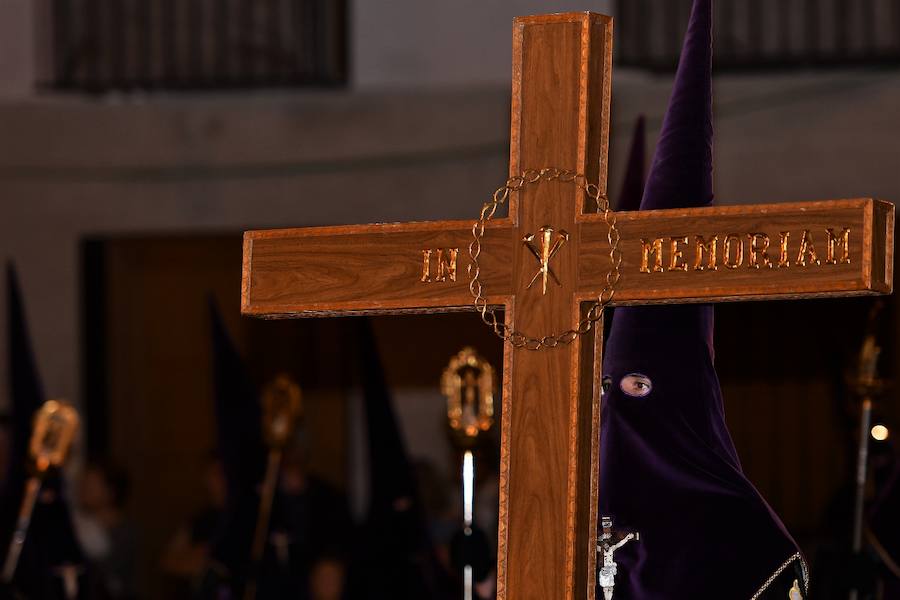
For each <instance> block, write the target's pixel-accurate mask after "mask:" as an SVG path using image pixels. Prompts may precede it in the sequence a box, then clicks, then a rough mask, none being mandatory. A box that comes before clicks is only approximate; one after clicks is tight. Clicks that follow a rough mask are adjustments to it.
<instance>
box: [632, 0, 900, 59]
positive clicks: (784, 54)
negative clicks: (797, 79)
mask: <svg viewBox="0 0 900 600" xmlns="http://www.w3.org/2000/svg"><path fill="white" fill-rule="evenodd" d="M690 8H691V0H617V1H616V16H617V19H616V28H617V30H618V31H617V36H618V38H617V45H616V54H617V61H618V64H620V65H627V66H634V67H641V68H649V69H659V70H667V69H674V67H675V65H676V64H677V62H678V54H679V52H680V51H681V39H682V36H683V34H684V29H685V27H686V26H687V21H688V16H689V14H690ZM715 19H716V23H715V44H716V48H715V50H716V58H715V64H716V68H718V69H755V68H759V69H769V68H792V67H827V66H841V65H877V64H897V63H900V0H717V1H716V5H715Z"/></svg>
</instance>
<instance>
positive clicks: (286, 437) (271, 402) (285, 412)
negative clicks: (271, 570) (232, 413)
mask: <svg viewBox="0 0 900 600" xmlns="http://www.w3.org/2000/svg"><path fill="white" fill-rule="evenodd" d="M261 402H262V435H263V440H264V441H265V443H266V446H268V448H269V455H268V460H267V462H266V475H265V479H263V485H262V493H261V494H260V499H259V511H258V512H257V517H256V529H255V530H254V533H253V545H252V546H251V547H250V561H251V564H252V565H253V567H254V570H255V571H256V572H255V573H254V576H253V577H251V579H250V581H249V583H248V584H247V588H246V590H245V591H244V600H253V599H254V598H255V597H256V576H258V569H259V568H260V564H261V563H262V559H263V554H264V552H265V549H266V538H267V536H268V533H269V521H270V519H271V516H272V503H273V502H274V500H275V491H276V490H277V487H278V474H279V471H280V469H281V457H282V455H283V454H284V449H285V448H286V447H287V445H288V444H289V443H290V441H291V438H292V437H293V435H294V431H295V430H296V428H297V425H298V423H299V421H300V419H301V417H302V416H303V404H302V394H301V392H300V386H299V385H297V382H296V381H294V380H293V378H291V377H290V376H289V375H286V374H283V373H282V374H280V375H278V376H277V377H275V379H274V380H272V382H271V383H269V384H268V385H267V386H266V387H265V389H264V390H263V394H262V399H261Z"/></svg>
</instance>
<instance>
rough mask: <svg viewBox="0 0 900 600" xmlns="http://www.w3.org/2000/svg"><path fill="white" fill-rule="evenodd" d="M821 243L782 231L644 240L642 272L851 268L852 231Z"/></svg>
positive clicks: (829, 232)
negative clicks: (814, 267) (798, 267)
mask: <svg viewBox="0 0 900 600" xmlns="http://www.w3.org/2000/svg"><path fill="white" fill-rule="evenodd" d="M819 239H820V240H821V241H823V242H824V244H823V245H822V246H820V247H819V248H818V249H817V248H816V240H814V239H813V234H812V232H811V231H810V230H809V229H804V230H803V231H802V232H799V233H792V232H790V231H782V232H779V234H778V237H777V238H775V239H774V240H773V239H772V237H770V236H769V235H768V234H766V233H747V234H739V233H729V234H727V235H724V236H719V235H709V236H703V235H695V236H693V237H690V236H686V235H681V236H674V237H668V238H661V237H660V238H655V239H645V238H641V267H640V272H641V273H662V272H664V271H717V270H718V269H719V267H720V266H721V267H724V268H726V269H737V268H740V267H742V266H743V267H745V268H750V269H773V268H779V269H783V268H787V267H792V266H800V267H806V266H810V265H821V264H823V263H824V264H827V265H836V264H846V263H849V262H850V228H848V227H845V228H843V229H841V230H840V231H838V230H836V229H831V228H829V229H826V230H825V232H824V236H820V238H819ZM823 253H824V254H823Z"/></svg>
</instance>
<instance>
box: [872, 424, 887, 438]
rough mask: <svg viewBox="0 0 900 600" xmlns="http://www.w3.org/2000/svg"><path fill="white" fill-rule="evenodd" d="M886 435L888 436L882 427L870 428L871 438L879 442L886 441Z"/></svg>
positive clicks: (885, 429)
mask: <svg viewBox="0 0 900 600" xmlns="http://www.w3.org/2000/svg"><path fill="white" fill-rule="evenodd" d="M888 435H890V432H889V431H888V428H887V427H885V426H884V425H876V426H875V427H873V428H872V437H873V438H875V439H876V440H877V441H879V442H883V441H884V440H886V439H888Z"/></svg>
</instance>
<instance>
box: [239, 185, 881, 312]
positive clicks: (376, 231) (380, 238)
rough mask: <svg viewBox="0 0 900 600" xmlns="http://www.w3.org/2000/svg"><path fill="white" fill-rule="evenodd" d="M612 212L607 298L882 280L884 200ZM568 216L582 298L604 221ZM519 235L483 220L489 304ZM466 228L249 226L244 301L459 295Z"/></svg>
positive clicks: (805, 292) (605, 251)
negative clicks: (613, 257)
mask: <svg viewBox="0 0 900 600" xmlns="http://www.w3.org/2000/svg"><path fill="white" fill-rule="evenodd" d="M617 226H618V229H619V232H620V234H621V241H620V243H619V249H620V250H621V252H622V266H621V272H622V278H621V280H620V282H619V284H618V285H617V288H616V295H615V301H614V304H615V305H629V304H661V303H662V304H665V303H673V302H678V303H684V302H723V301H735V300H751V299H787V298H808V297H824V296H830V295H841V296H846V295H853V294H859V295H864V294H877V293H889V292H890V291H891V288H892V280H893V278H892V270H893V232H894V207H893V205H892V204H890V203H887V202H882V201H878V200H872V199H855V200H832V201H820V202H802V203H792V204H770V205H754V206H727V207H709V208H693V209H682V210H658V211H636V212H623V213H617ZM576 227H577V232H575V235H573V236H572V237H573V241H574V240H578V243H577V244H571V247H572V248H573V249H575V248H577V251H578V253H579V256H578V257H577V258H576V260H575V261H574V263H573V264H576V265H577V271H578V272H577V283H576V289H577V290H578V292H577V294H578V296H579V297H583V298H584V299H585V300H589V299H590V298H591V297H594V296H596V295H597V294H598V293H599V292H600V290H601V289H602V288H603V285H604V283H605V281H606V274H607V272H608V271H609V266H610V260H609V242H608V238H607V233H608V232H607V226H606V224H605V222H604V221H603V218H602V216H600V215H594V214H590V215H580V216H578V217H577V219H576ZM518 237H520V236H518V230H517V229H515V228H514V227H513V224H512V222H511V221H510V220H509V219H499V220H497V221H494V222H491V223H490V224H489V226H488V228H487V229H486V230H485V235H484V239H483V243H482V247H483V254H482V257H481V259H480V262H481V267H482V280H483V282H484V287H485V291H486V292H487V294H488V299H489V301H490V302H491V303H492V304H495V305H502V304H505V303H506V301H507V300H508V298H509V297H511V296H512V295H514V294H515V293H516V290H514V289H513V278H514V277H513V276H514V266H513V254H514V252H513V248H514V246H515V245H516V244H522V243H523V241H522V240H521V239H518ZM471 241H472V223H471V222H468V221H437V222H427V223H409V224H382V225H353V226H347V227H316V228H302V229H282V230H272V231H249V232H247V233H246V234H245V236H244V250H245V252H244V272H243V288H242V289H243V298H242V301H243V302H242V308H243V312H244V314H248V315H255V316H263V317H270V318H275V317H287V316H292V317H303V316H322V315H334V314H346V313H350V314H354V313H356V314H358V313H397V312H435V311H441V312H445V311H447V310H453V309H459V310H465V309H469V308H471V306H472V298H471V295H470V294H469V289H468V280H469V279H468V275H467V272H466V269H467V268H468V265H469V264H470V262H471V261H470V258H469V254H468V247H469V243H470V242H471ZM565 250H566V249H565V248H564V249H563V250H561V251H565ZM563 268H565V267H563ZM568 275H569V274H567V273H564V272H560V273H558V276H559V277H563V278H565V277H567V276H568ZM551 293H552V291H551Z"/></svg>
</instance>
